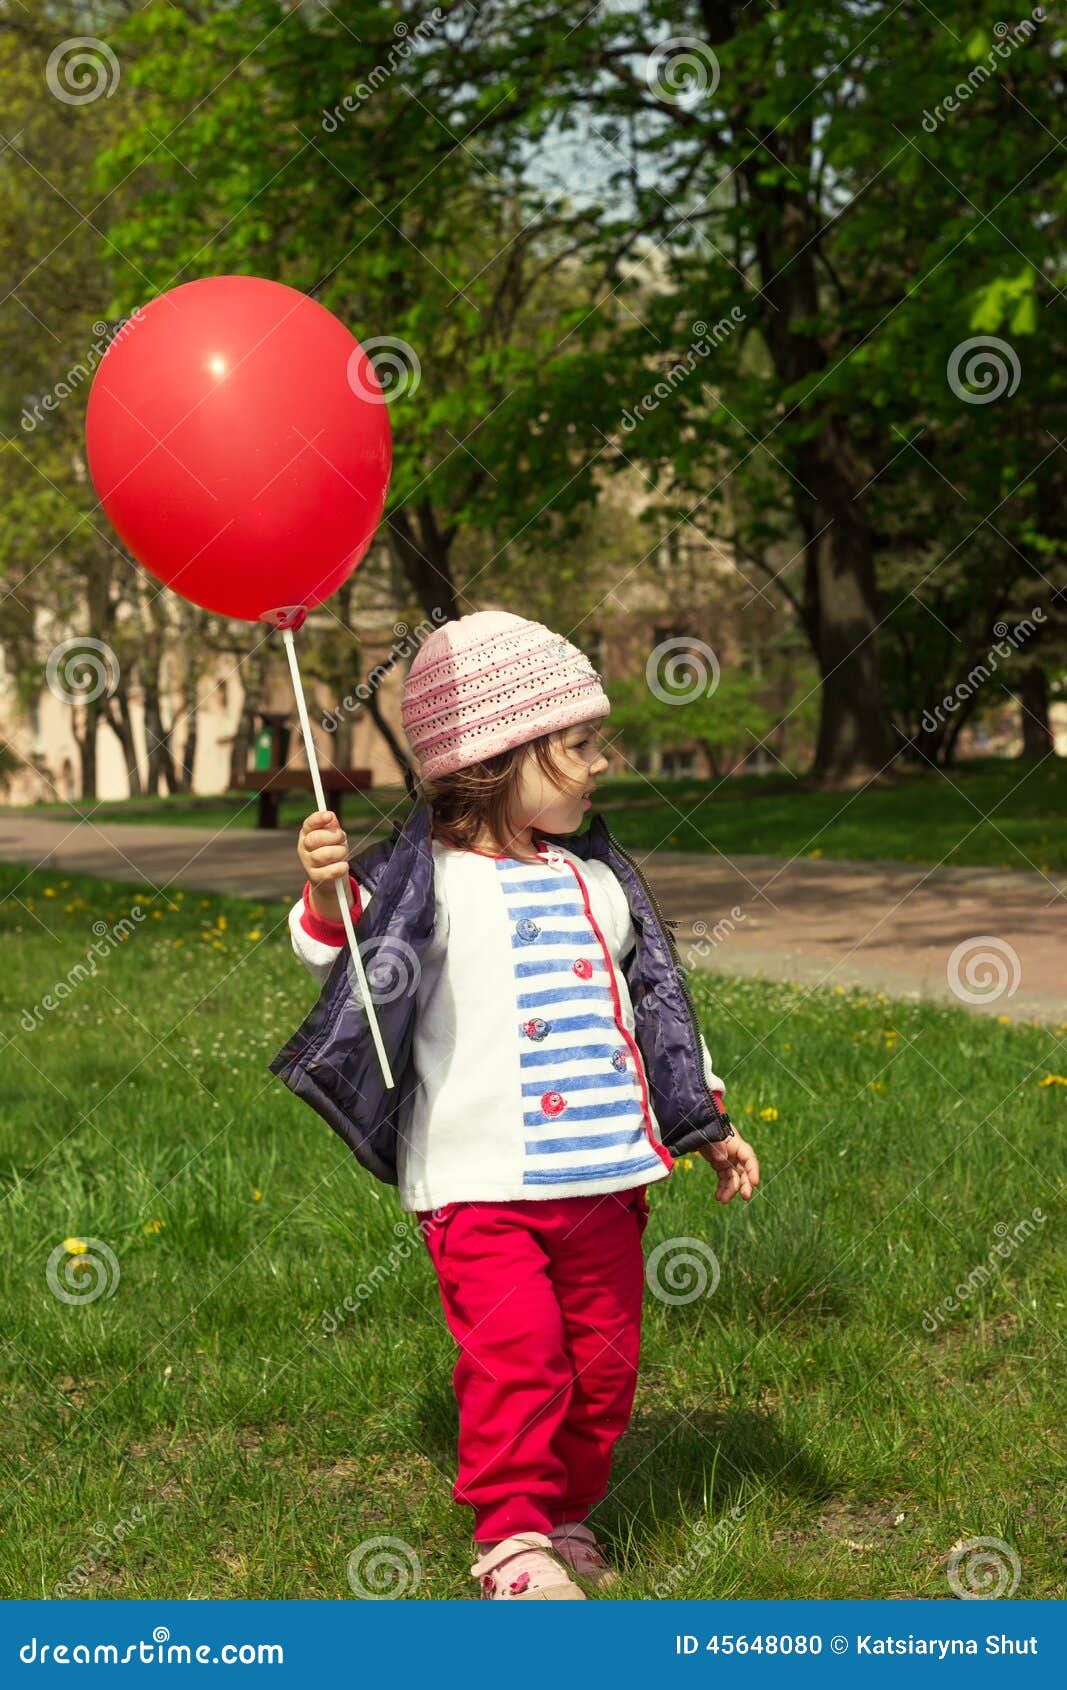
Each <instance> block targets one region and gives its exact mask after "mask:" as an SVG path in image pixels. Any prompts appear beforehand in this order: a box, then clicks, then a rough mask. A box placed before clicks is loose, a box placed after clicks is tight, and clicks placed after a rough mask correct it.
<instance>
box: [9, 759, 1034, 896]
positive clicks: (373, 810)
mask: <svg viewBox="0 0 1067 1690" xmlns="http://www.w3.org/2000/svg"><path fill="white" fill-rule="evenodd" d="M405 807H406V799H405V797H404V791H403V787H401V786H395V787H384V786H383V787H377V788H375V790H374V791H373V792H372V793H371V794H369V795H368V796H367V797H364V796H362V795H358V796H353V797H351V798H347V799H346V800H345V808H344V820H345V825H346V827H347V828H348V829H349V831H350V832H352V833H353V834H355V833H357V832H359V831H360V830H361V829H366V828H370V827H374V826H375V825H377V824H380V822H381V818H382V817H383V816H392V815H394V814H395V815H397V816H399V815H400V814H402V813H403V811H404V809H405ZM596 807H597V808H598V809H602V810H603V811H604V813H605V815H606V817H607V819H608V822H609V824H610V826H611V827H612V829H613V830H614V831H615V832H616V833H617V834H618V835H619V837H620V838H621V839H623V840H624V841H625V843H626V844H627V846H628V847H629V848H630V849H632V850H656V849H661V848H662V849H663V850H667V851H709V850H719V851H723V852H725V853H726V855H727V856H737V855H739V854H741V853H744V852H757V853H764V854H767V855H770V856H786V857H792V856H794V855H799V856H813V857H820V856H822V857H858V858H892V859H896V860H897V861H903V862H915V861H921V862H941V861H942V860H945V861H948V862H950V863H969V864H976V865H981V866H985V867H990V868H996V867H999V868H1013V869H1040V870H1042V871H1043V872H1044V873H1046V874H1048V873H1055V872H1058V871H1063V870H1067V759H1065V758H1063V757H1047V758H1045V759H1044V760H1038V761H1028V762H1019V761H1008V760H1005V759H990V760H987V761H983V762H974V763H965V764H963V765H961V767H960V768H959V769H955V770H951V771H949V772H948V773H941V772H939V771H936V770H924V771H921V772H918V773H912V774H908V775H906V776H904V777H902V779H901V781H900V783H899V785H898V786H897V787H896V788H895V789H894V790H892V791H888V790H883V789H871V790H870V791H867V792H861V793H838V792H810V791H805V790H803V789H801V788H800V787H799V786H798V784H797V783H796V782H795V781H792V780H790V779H789V778H788V777H785V776H782V775H773V776H758V775H746V776H739V777H738V778H736V779H728V780H723V781H720V782H714V781H693V780H663V779H660V778H658V777H657V779H656V781H655V783H654V784H651V783H650V782H649V781H647V780H642V779H639V778H635V777H633V776H628V777H627V778H626V779H624V780H606V781H603V782H602V783H601V785H600V787H599V789H598V793H597V805H596ZM312 808H313V804H312V800H311V798H310V797H308V796H304V795H300V794H297V795H295V796H291V797H288V798H286V799H285V801H284V802H283V804H282V807H281V813H280V825H281V826H282V827H284V828H291V829H292V830H294V831H295V830H296V829H297V828H298V827H299V825H300V822H301V821H302V820H303V818H304V816H306V815H307V814H308V812H309V811H310V810H311V809H312ZM22 813H24V814H26V815H38V816H58V817H62V818H67V819H76V818H77V816H78V815H79V814H92V816H93V817H94V819H95V820H97V821H119V822H122V821H126V822H141V823H145V822H154V821H160V822H164V821H165V822H168V823H176V824H179V825H188V826H192V827H216V828H222V827H226V828H231V827H254V826H255V819H256V804H255V799H254V798H253V799H249V798H247V797H242V796H241V795H239V794H238V795H234V796H222V797H214V798H213V797H204V798H199V797H197V798H185V797H175V798H154V799H138V800H127V801H123V802H108V803H101V804H97V805H93V804H88V805H81V806H75V805H67V804H43V805H38V806H36V807H35V808H34V809H28V810H25V811H23V812H22ZM385 831H386V832H388V831H389V828H388V826H387V827H386V829H385ZM917 842H918V843H919V844H920V849H918V850H917V849H916V844H917Z"/></svg>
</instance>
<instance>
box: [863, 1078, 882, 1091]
mask: <svg viewBox="0 0 1067 1690" xmlns="http://www.w3.org/2000/svg"><path fill="white" fill-rule="evenodd" d="M867 1084H868V1085H869V1086H870V1088H871V1090H872V1091H885V1081H884V1080H868V1081H867Z"/></svg>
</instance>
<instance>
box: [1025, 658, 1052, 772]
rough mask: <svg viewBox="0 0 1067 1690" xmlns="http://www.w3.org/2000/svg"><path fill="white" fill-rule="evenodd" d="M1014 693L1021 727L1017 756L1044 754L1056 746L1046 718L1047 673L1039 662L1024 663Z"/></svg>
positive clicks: (1038, 755)
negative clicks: (1020, 742)
mask: <svg viewBox="0 0 1067 1690" xmlns="http://www.w3.org/2000/svg"><path fill="white" fill-rule="evenodd" d="M1016 696H1017V697H1018V700H1019V711H1020V715H1021V718H1022V730H1023V748H1022V751H1021V752H1020V753H1019V755H1020V757H1047V756H1048V754H1049V752H1050V751H1055V749H1056V745H1055V741H1054V740H1053V738H1052V726H1051V723H1050V722H1049V719H1048V676H1047V675H1046V674H1045V671H1044V669H1043V668H1042V666H1041V664H1040V663H1028V664H1027V666H1026V668H1025V669H1024V670H1023V672H1022V674H1021V675H1020V676H1019V685H1018V688H1017V694H1016Z"/></svg>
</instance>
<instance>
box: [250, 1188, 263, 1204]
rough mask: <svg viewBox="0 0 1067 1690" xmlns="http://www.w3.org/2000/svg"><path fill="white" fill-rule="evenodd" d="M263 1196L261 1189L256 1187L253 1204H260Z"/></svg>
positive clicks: (253, 1193)
mask: <svg viewBox="0 0 1067 1690" xmlns="http://www.w3.org/2000/svg"><path fill="white" fill-rule="evenodd" d="M262 1196H263V1193H262V1191H260V1189H259V1187H258V1186H256V1187H254V1188H253V1191H252V1201H253V1203H258V1202H259V1200H260V1198H261V1197H262Z"/></svg>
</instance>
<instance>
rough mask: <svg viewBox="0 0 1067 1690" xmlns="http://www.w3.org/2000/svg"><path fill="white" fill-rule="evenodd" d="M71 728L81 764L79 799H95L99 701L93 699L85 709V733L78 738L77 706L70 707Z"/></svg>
mask: <svg viewBox="0 0 1067 1690" xmlns="http://www.w3.org/2000/svg"><path fill="white" fill-rule="evenodd" d="M70 714H71V726H72V730H73V733H74V740H75V744H76V745H77V747H78V761H79V762H80V764H81V792H80V794H79V796H80V797H81V798H95V797H96V729H97V725H98V723H99V721H100V716H101V710H100V700H99V699H94V700H93V702H92V704H88V705H86V708H85V732H84V734H83V735H81V736H79V734H78V726H77V714H78V712H77V706H76V705H72V706H71V712H70Z"/></svg>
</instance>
